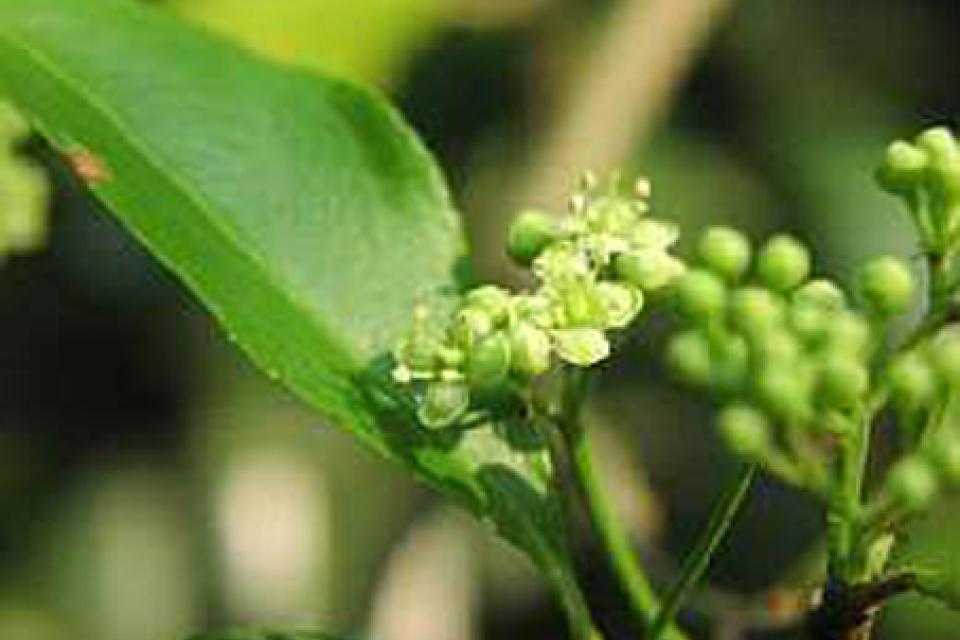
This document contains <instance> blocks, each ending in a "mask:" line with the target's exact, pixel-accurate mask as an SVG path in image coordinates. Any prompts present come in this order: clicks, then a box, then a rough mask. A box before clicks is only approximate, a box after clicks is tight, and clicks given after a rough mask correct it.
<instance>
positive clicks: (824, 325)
mask: <svg viewBox="0 0 960 640" xmlns="http://www.w3.org/2000/svg"><path fill="white" fill-rule="evenodd" d="M833 316H834V314H833V313H831V312H830V311H827V310H826V309H824V308H823V307H821V306H819V305H815V304H811V303H809V302H794V303H793V304H792V305H790V311H789V321H790V328H791V329H793V330H794V331H795V332H796V334H797V335H798V336H799V337H800V338H802V339H803V340H806V341H807V342H808V343H819V342H821V341H822V340H823V339H824V338H825V337H826V335H827V333H828V331H829V329H830V323H831V322H832V321H833Z"/></svg>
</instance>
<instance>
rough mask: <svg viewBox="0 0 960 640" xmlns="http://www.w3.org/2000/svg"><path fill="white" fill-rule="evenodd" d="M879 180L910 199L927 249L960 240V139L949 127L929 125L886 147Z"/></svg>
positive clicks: (943, 250)
mask: <svg viewBox="0 0 960 640" xmlns="http://www.w3.org/2000/svg"><path fill="white" fill-rule="evenodd" d="M877 177H878V180H879V182H880V185H881V186H882V187H883V188H884V189H886V190H887V191H889V192H890V193H892V194H894V195H897V196H899V197H901V198H903V200H904V201H905V202H906V203H907V206H908V207H909V208H910V211H911V213H912V215H913V218H914V223H915V224H916V226H917V229H918V230H919V233H920V239H921V242H922V243H923V246H924V248H925V249H926V250H928V251H930V252H933V253H936V254H939V255H946V254H949V253H951V252H952V251H953V250H954V249H955V248H956V246H957V243H958V242H960V144H958V143H957V140H956V138H954V136H953V134H952V133H951V132H950V130H949V129H947V128H945V127H934V128H932V129H927V130H926V131H924V132H923V133H921V134H920V135H919V136H917V138H916V140H915V141H914V142H912V143H911V142H906V141H904V140H898V141H896V142H893V143H892V144H891V145H890V146H889V147H888V148H887V153H886V158H885V159H884V163H883V165H882V166H881V167H880V169H879V171H878V172H877Z"/></svg>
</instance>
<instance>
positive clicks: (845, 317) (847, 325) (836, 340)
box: [824, 311, 873, 358]
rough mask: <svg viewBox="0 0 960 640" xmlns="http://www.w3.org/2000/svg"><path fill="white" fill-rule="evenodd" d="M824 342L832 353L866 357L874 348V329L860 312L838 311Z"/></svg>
mask: <svg viewBox="0 0 960 640" xmlns="http://www.w3.org/2000/svg"><path fill="white" fill-rule="evenodd" d="M824 343H825V344H824V348H825V350H826V351H827V352H829V353H831V354H843V355H846V356H853V357H857V358H864V357H866V356H867V355H869V353H870V350H871V348H872V343H873V331H872V329H871V328H870V323H869V322H867V321H866V320H865V319H864V318H863V317H861V316H860V315H859V314H857V313H854V312H852V311H848V312H845V313H838V314H836V315H834V316H833V317H832V318H831V320H830V325H829V326H828V327H827V332H826V336H825V338H824Z"/></svg>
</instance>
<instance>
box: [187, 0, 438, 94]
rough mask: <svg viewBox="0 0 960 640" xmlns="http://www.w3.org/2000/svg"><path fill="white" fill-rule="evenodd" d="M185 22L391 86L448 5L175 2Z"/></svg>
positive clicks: (413, 1)
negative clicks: (389, 83) (185, 19)
mask: <svg viewBox="0 0 960 640" xmlns="http://www.w3.org/2000/svg"><path fill="white" fill-rule="evenodd" d="M170 4H171V6H172V8H173V9H174V10H175V11H176V12H177V13H178V14H180V15H182V16H184V17H187V18H189V19H191V20H195V21H197V22H200V23H202V24H204V25H206V26H208V27H210V28H211V29H213V30H215V31H218V32H220V33H223V34H225V35H228V36H230V37H231V38H234V39H236V40H237V41H238V42H240V43H242V44H244V45H245V46H248V47H250V48H252V49H254V50H256V51H258V52H260V53H263V54H266V55H268V56H270V57H273V58H275V59H277V60H281V61H283V62H289V63H293V64H297V65H301V66H304V67H309V68H312V69H316V70H320V71H324V72H327V73H332V74H335V75H338V76H342V77H347V78H353V79H358V80H366V81H368V82H376V83H378V84H383V83H385V82H388V81H389V80H390V78H391V77H392V76H393V75H394V74H395V73H396V72H397V71H399V70H401V69H402V67H403V64H404V63H405V62H406V61H407V60H408V59H409V58H410V56H411V54H413V53H415V52H416V51H417V50H418V49H419V48H420V47H421V46H423V45H424V44H426V42H427V40H428V39H429V37H430V35H431V33H433V32H434V31H435V29H436V28H437V27H438V26H439V23H440V20H441V19H442V17H443V16H442V14H443V8H444V4H445V0H363V1H362V2H356V1H355V0H268V1H266V2H251V1H250V0H171V1H170Z"/></svg>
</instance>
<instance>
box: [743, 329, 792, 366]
mask: <svg viewBox="0 0 960 640" xmlns="http://www.w3.org/2000/svg"><path fill="white" fill-rule="evenodd" d="M750 346H751V347H752V348H753V356H754V359H755V360H756V362H757V364H758V365H760V366H763V365H765V364H766V363H776V364H777V365H783V366H791V365H792V364H795V363H796V362H797V360H798V359H799V358H800V356H801V348H800V347H801V345H800V342H799V341H798V340H797V339H796V337H794V335H793V334H792V333H790V332H789V331H787V329H786V328H784V327H775V326H770V327H768V328H765V329H764V330H763V331H758V332H756V333H754V334H752V335H751V339H750Z"/></svg>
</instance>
